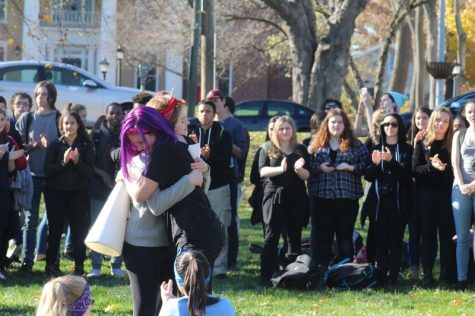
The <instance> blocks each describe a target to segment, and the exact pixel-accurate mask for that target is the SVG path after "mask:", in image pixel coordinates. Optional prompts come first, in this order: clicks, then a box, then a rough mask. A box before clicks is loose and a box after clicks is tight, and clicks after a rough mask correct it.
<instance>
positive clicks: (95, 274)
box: [86, 269, 101, 278]
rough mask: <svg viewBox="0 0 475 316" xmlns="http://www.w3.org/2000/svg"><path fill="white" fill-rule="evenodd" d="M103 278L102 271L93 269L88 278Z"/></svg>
mask: <svg viewBox="0 0 475 316" xmlns="http://www.w3.org/2000/svg"><path fill="white" fill-rule="evenodd" d="M100 276H101V270H100V269H92V270H91V272H89V273H88V274H87V275H86V277H88V278H97V277H100Z"/></svg>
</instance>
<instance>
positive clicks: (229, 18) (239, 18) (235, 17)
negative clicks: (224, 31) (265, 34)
mask: <svg viewBox="0 0 475 316" xmlns="http://www.w3.org/2000/svg"><path fill="white" fill-rule="evenodd" d="M224 17H225V18H226V21H234V20H237V21H244V20H250V21H256V22H261V23H265V24H269V25H271V26H273V27H275V28H276V29H277V30H278V31H280V32H281V33H282V34H283V35H284V36H285V38H286V39H288V36H287V33H286V32H285V30H284V29H283V28H282V27H281V26H280V25H279V24H277V23H275V22H272V21H269V20H266V19H264V18H258V17H252V16H238V15H234V14H227V15H225V16H224Z"/></svg>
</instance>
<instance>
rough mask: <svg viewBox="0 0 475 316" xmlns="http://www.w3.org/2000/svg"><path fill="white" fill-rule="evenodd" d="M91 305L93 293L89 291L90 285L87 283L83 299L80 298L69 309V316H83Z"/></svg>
mask: <svg viewBox="0 0 475 316" xmlns="http://www.w3.org/2000/svg"><path fill="white" fill-rule="evenodd" d="M91 305H92V301H91V292H90V291H89V285H88V284H87V283H86V287H85V288H84V292H83V293H82V295H81V297H80V298H78V300H77V301H76V302H75V303H74V304H72V305H70V306H69V307H68V312H67V316H82V315H84V313H86V311H87V309H88V308H89V306H91Z"/></svg>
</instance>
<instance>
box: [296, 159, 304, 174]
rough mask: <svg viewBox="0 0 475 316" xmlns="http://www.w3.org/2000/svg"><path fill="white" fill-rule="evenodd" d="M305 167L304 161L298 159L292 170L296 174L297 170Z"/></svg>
mask: <svg viewBox="0 0 475 316" xmlns="http://www.w3.org/2000/svg"><path fill="white" fill-rule="evenodd" d="M304 165H305V159H303V158H300V159H298V160H297V161H296V162H295V163H294V170H295V172H297V171H298V170H299V169H302V168H303V166H304Z"/></svg>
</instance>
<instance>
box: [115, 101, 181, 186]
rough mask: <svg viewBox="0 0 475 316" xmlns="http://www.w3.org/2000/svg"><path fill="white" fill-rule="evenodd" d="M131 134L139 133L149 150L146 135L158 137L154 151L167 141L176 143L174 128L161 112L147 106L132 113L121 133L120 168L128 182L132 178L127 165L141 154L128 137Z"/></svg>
mask: <svg viewBox="0 0 475 316" xmlns="http://www.w3.org/2000/svg"><path fill="white" fill-rule="evenodd" d="M131 132H132V133H137V134H139V135H140V136H141V137H142V139H143V140H144V142H145V144H146V146H145V148H148V144H147V140H146V139H145V134H155V136H156V137H157V141H156V142H155V145H154V149H155V148H156V147H157V146H158V145H159V144H160V143H162V142H163V141H165V140H169V139H171V140H173V141H176V136H175V133H174V131H173V127H172V126H171V124H170V122H168V121H167V120H166V119H165V117H164V116H163V115H162V114H160V112H159V111H157V110H155V109H154V108H151V107H145V106H141V107H138V108H135V109H133V110H132V111H130V112H129V114H127V116H126V117H125V119H124V121H123V122H122V129H121V131H120V145H121V146H120V166H121V167H122V172H123V174H124V177H125V178H126V179H128V180H129V179H130V177H129V173H128V170H127V165H128V164H129V163H130V161H131V160H132V158H133V157H134V156H136V155H138V154H139V151H138V150H137V148H136V147H135V145H134V144H132V143H131V142H130V140H129V137H128V136H127V135H128V134H129V133H131ZM152 151H153V149H152ZM149 154H151V152H150V153H149Z"/></svg>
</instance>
